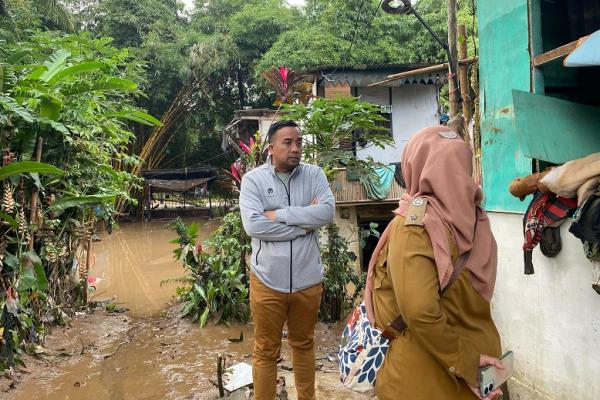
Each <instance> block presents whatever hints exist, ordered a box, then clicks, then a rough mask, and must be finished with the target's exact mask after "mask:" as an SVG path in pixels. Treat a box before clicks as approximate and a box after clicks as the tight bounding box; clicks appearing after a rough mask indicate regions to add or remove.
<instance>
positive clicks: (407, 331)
mask: <svg viewBox="0 0 600 400" xmlns="http://www.w3.org/2000/svg"><path fill="white" fill-rule="evenodd" d="M402 172H403V175H404V181H405V183H406V191H407V194H406V195H404V196H403V197H402V200H401V201H400V207H399V208H398V209H397V210H395V211H394V213H395V214H397V215H396V217H395V218H394V219H393V220H392V222H391V223H390V225H389V226H388V228H387V229H386V232H385V233H384V236H385V237H386V238H387V240H385V239H384V240H381V241H380V243H381V246H379V247H382V249H376V251H379V250H381V252H380V253H379V257H377V256H375V257H374V259H377V262H374V261H373V262H372V265H371V266H370V271H369V274H370V277H369V284H368V286H369V288H368V290H369V291H371V290H372V296H373V297H372V302H373V303H372V307H373V309H374V321H372V322H373V323H374V324H375V325H376V326H378V327H379V328H380V329H383V330H384V331H385V332H386V333H387V334H388V335H390V336H391V337H393V338H395V339H394V340H393V341H392V344H391V346H390V348H389V350H388V352H387V354H386V357H385V361H384V363H383V365H382V367H381V369H380V370H379V371H378V373H377V381H376V388H375V389H376V394H377V397H378V398H379V399H381V400H388V399H390V400H391V399H410V400H418V399H433V400H442V399H443V400H463V399H464V400H473V399H478V398H480V397H479V395H478V394H477V393H478V392H479V384H478V371H479V368H480V367H481V366H486V365H496V366H497V367H498V368H503V366H502V364H501V363H500V361H499V360H498V358H497V357H499V356H500V354H501V348H500V337H499V335H498V331H497V330H496V326H495V325H494V322H493V321H492V317H491V313H490V300H491V297H492V292H493V290H494V283H495V278H496V250H497V248H496V242H495V240H494V237H493V235H492V232H491V229H490V222H489V220H488V218H487V215H486V214H485V212H484V211H483V209H481V208H480V202H481V199H482V193H481V190H480V188H479V186H478V185H477V184H476V183H475V181H474V180H473V178H472V152H471V150H470V149H469V147H468V146H467V144H466V143H465V142H464V141H463V140H462V139H461V138H460V136H458V135H457V134H456V133H455V132H454V131H452V130H450V129H449V128H447V127H444V126H436V127H430V128H426V129H423V130H422V131H420V132H419V133H417V134H416V135H414V136H413V137H412V138H411V139H410V140H409V142H408V143H407V145H406V147H405V149H404V153H403V156H402ZM453 274H455V275H454V276H453ZM367 297H369V296H367ZM367 306H368V307H369V306H370V305H369V304H368V305H367ZM399 316H401V318H400V319H397V317H399ZM393 321H395V322H393ZM399 321H400V322H399ZM392 322H393V324H392V326H394V327H395V328H396V329H394V328H393V327H392V326H390V324H391V323H392ZM497 396H501V391H500V390H498V389H497V390H495V391H494V392H492V393H491V394H490V395H489V396H488V397H486V399H493V398H496V397H497Z"/></svg>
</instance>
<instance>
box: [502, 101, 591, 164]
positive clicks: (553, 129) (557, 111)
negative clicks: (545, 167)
mask: <svg viewBox="0 0 600 400" xmlns="http://www.w3.org/2000/svg"><path fill="white" fill-rule="evenodd" d="M513 104H514V112H515V125H516V130H517V136H518V138H519V144H520V145H521V149H522V151H523V153H524V155H525V156H527V157H530V158H535V159H538V160H543V161H547V162H551V163H555V164H561V163H564V162H567V161H569V160H573V159H576V158H581V157H585V156H587V155H589V154H590V153H594V152H599V151H600V135H598V128H599V127H600V108H598V107H592V106H587V105H583V104H578V103H573V102H570V101H566V100H561V99H557V98H554V97H548V96H541V95H537V94H532V93H528V92H524V91H520V90H513Z"/></svg>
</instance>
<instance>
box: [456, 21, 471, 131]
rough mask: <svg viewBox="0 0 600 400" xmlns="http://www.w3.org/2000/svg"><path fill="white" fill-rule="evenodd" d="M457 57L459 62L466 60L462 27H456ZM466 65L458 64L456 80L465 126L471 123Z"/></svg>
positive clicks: (465, 37) (464, 36)
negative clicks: (458, 85)
mask: <svg viewBox="0 0 600 400" xmlns="http://www.w3.org/2000/svg"><path fill="white" fill-rule="evenodd" d="M458 37H459V43H458V56H459V58H460V59H461V60H464V59H466V58H467V29H466V28H465V26H464V25H459V26H458ZM468 69H469V67H468V65H467V64H465V63H460V64H459V66H458V78H459V80H460V96H461V97H462V112H463V117H464V118H465V122H466V123H467V125H468V124H469V122H471V117H472V111H471V96H470V95H469V86H470V85H469V73H468Z"/></svg>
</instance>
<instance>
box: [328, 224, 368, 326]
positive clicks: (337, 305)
mask: <svg viewBox="0 0 600 400" xmlns="http://www.w3.org/2000/svg"><path fill="white" fill-rule="evenodd" d="M323 231H324V232H325V235H326V237H327V239H326V240H325V241H324V244H322V245H321V260H322V262H323V270H324V276H323V299H322V301H321V308H320V309H319V318H320V319H321V320H322V321H324V322H335V321H339V320H340V319H341V318H342V317H343V316H344V315H346V312H347V311H348V310H349V309H351V308H352V307H353V306H354V303H355V300H356V297H357V296H358V295H359V294H360V292H361V290H362V289H363V287H364V285H365V276H361V275H359V274H358V272H356V270H355V269H354V268H353V263H354V261H356V254H354V253H353V252H352V251H350V250H348V249H349V247H350V243H349V241H348V239H346V238H345V237H343V236H342V235H340V230H339V228H338V226H337V225H336V224H334V223H331V224H329V225H327V226H326V227H325V228H323ZM350 285H352V286H353V287H354V288H353V295H352V296H350V295H349V294H348V289H349V286H350Z"/></svg>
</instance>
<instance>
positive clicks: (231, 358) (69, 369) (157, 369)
mask: <svg viewBox="0 0 600 400" xmlns="http://www.w3.org/2000/svg"><path fill="white" fill-rule="evenodd" d="M218 224H219V221H214V222H203V223H202V225H201V228H200V230H199V238H203V237H206V236H207V235H208V234H209V233H210V232H211V231H212V230H214V229H215V228H216V227H217V226H218ZM164 225H165V223H164V222H152V223H147V224H137V223H131V224H122V225H121V227H120V229H119V230H115V231H114V232H113V234H112V235H106V234H103V235H102V237H101V239H102V240H101V241H100V242H97V243H95V247H94V253H95V260H96V261H95V264H94V266H93V267H92V269H91V270H90V275H91V276H93V277H95V278H96V279H97V282H96V284H95V285H96V289H97V290H96V292H95V294H94V296H92V299H93V300H97V301H100V300H103V299H114V301H115V302H116V303H117V304H118V306H122V307H126V308H128V309H129V310H130V311H129V312H128V313H126V314H117V313H105V312H96V313H93V314H91V315H89V316H86V317H83V316H81V317H79V318H78V319H76V320H75V321H74V322H73V324H72V325H73V327H72V328H70V329H67V330H66V331H65V332H63V333H61V334H56V335H51V336H50V338H49V339H48V342H47V343H46V347H47V348H48V349H53V350H52V352H53V354H54V358H48V359H47V360H48V361H45V362H46V364H41V368H40V371H38V373H34V374H33V375H32V377H31V378H30V379H28V380H27V381H25V382H24V383H23V384H21V385H20V386H19V387H18V388H17V390H16V391H14V392H12V393H11V394H10V395H9V397H8V398H9V399H15V400H31V399H36V400H37V399H39V400H50V399H52V400H55V399H68V400H84V399H85V400H87V399H94V400H121V399H124V400H142V399H161V400H162V399H173V400H179V399H190V400H193V399H216V398H218V391H217V389H216V388H215V385H214V383H213V382H214V381H215V380H216V373H215V371H216V358H217V356H218V355H223V356H225V357H226V359H227V362H228V365H229V366H231V365H233V364H235V363H238V362H246V363H248V364H251V362H252V360H251V353H252V346H253V332H252V325H250V324H248V325H241V324H233V325H231V326H229V327H226V326H223V325H216V326H207V327H205V328H204V329H199V327H198V324H197V323H194V322H191V321H189V320H187V319H180V318H179V317H178V316H177V315H176V311H173V309H171V310H170V311H168V312H165V311H164V310H165V309H166V308H168V306H169V303H170V302H172V300H173V295H174V293H175V288H176V287H177V283H173V284H168V285H162V287H161V282H162V281H164V280H167V279H174V278H178V277H182V276H183V275H184V270H183V267H182V266H181V263H180V262H179V261H176V260H174V259H173V257H172V251H173V249H174V248H175V246H176V245H175V244H172V243H169V241H170V240H172V239H174V238H175V236H176V234H175V233H174V232H172V231H170V230H169V229H167V228H165V227H164ZM340 327H341V326H340V325H334V326H326V325H324V324H319V326H318V328H317V333H316V338H318V339H317V343H316V347H317V348H316V352H317V365H318V366H319V368H320V371H321V372H319V373H318V374H317V392H318V398H327V399H329V400H333V399H363V397H362V396H360V395H356V394H352V393H351V392H348V391H345V390H344V389H343V388H342V386H341V384H340V383H339V379H338V378H337V376H338V375H337V372H336V367H335V363H333V362H331V359H330V356H329V353H330V352H331V349H332V348H333V347H332V343H334V344H335V342H336V338H337V337H339V332H340V330H341V329H340ZM241 332H243V337H244V340H243V341H241V342H239V341H231V340H229V339H232V338H236V339H237V338H239V337H240V333H241ZM65 354H66V356H64V355H65ZM61 356H64V357H61ZM282 356H283V361H282V364H281V365H287V366H289V365H291V356H290V351H289V348H288V346H285V345H284V346H283V349H282ZM57 360H59V361H57ZM280 373H281V374H282V375H283V376H284V377H285V379H286V386H287V387H288V393H289V394H290V398H291V399H293V398H295V397H294V395H295V390H293V389H292V387H293V383H294V382H293V378H292V377H293V373H291V372H289V371H288V372H286V371H285V370H282V371H280ZM0 398H2V399H4V397H3V394H2V393H0Z"/></svg>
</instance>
